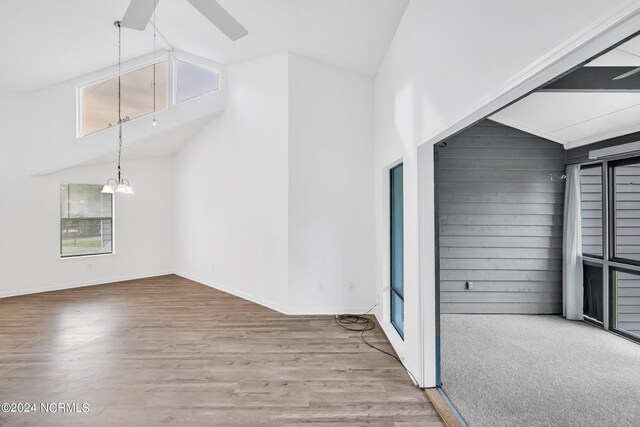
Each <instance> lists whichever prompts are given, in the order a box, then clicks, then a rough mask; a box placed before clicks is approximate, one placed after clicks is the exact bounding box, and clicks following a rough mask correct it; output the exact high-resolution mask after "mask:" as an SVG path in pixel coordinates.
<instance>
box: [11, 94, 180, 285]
mask: <svg viewBox="0 0 640 427" xmlns="http://www.w3.org/2000/svg"><path fill="white" fill-rule="evenodd" d="M33 100H34V96H33V95H8V94H0V129H1V130H2V132H3V139H2V141H1V144H2V151H3V154H2V156H0V181H1V182H2V183H3V186H2V188H3V194H2V206H1V209H0V236H1V238H0V271H2V275H1V277H0V296H8V295H17V294H24V293H30V292H37V291H42V290H51V289H61V288H65V287H73V286H80V285H87V284H98V283H107V282H113V281H118V280H122V279H128V278H135V277H146V276H154V275H158V274H166V273H170V272H172V271H173V262H172V255H173V251H172V247H173V233H172V224H173V192H172V190H173V189H172V186H171V179H172V176H173V174H172V160H171V159H155V160H142V161H135V162H130V163H125V164H124V165H123V167H124V171H125V172H126V175H127V176H128V177H129V179H130V180H131V182H132V183H133V184H134V185H135V188H136V190H137V192H138V194H136V195H135V196H133V197H131V198H125V197H123V196H117V198H116V204H115V220H114V221H115V232H116V239H117V240H116V254H115V255H107V256H97V257H91V258H77V259H65V260H61V259H60V255H59V247H60V184H61V183H65V182H75V183H96V184H101V183H103V182H104V181H105V180H106V179H107V178H108V177H110V176H113V175H114V173H115V164H108V165H97V166H91V167H83V168H75V169H67V170H64V171H61V172H59V173H56V174H53V175H47V176H37V177H34V176H30V175H29V169H30V166H31V159H32V154H33V153H34V152H35V151H37V150H38V149H39V148H40V147H41V144H42V143H43V140H39V139H36V138H34V137H33V136H32V135H33V134H32V133H31V132H30V130H32V129H33V126H34V124H33V114H31V112H32V111H33ZM44 143H46V140H44ZM159 189H165V192H162V193H160V192H159Z"/></svg>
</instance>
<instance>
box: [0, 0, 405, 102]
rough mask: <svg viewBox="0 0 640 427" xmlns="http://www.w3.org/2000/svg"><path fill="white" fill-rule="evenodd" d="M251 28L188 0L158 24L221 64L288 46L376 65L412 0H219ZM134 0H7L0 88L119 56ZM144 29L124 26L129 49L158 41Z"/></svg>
mask: <svg viewBox="0 0 640 427" xmlns="http://www.w3.org/2000/svg"><path fill="white" fill-rule="evenodd" d="M219 2H220V4H221V5H222V6H223V7H225V8H226V9H227V10H228V11H229V12H230V13H231V14H232V15H233V16H234V17H235V18H236V19H238V20H239V21H240V22H241V23H242V24H243V25H244V26H245V27H246V28H247V29H248V30H249V35H248V36H246V37H244V38H242V39H240V40H239V41H237V42H232V41H230V40H229V39H227V38H226V37H225V36H224V35H223V34H222V33H221V32H220V31H219V30H218V29H217V28H215V27H214V26H213V25H212V24H211V23H210V22H209V21H207V20H206V18H204V17H203V16H202V15H200V14H199V13H198V12H197V11H196V10H195V9H194V8H193V7H192V6H191V5H190V4H189V3H187V2H186V0H161V1H160V3H159V5H158V8H157V11H156V21H157V27H158V29H159V31H160V32H161V33H162V35H163V36H164V37H165V38H166V39H167V41H168V42H169V43H170V44H171V45H172V46H173V47H174V48H177V49H180V50H184V51H187V52H190V53H193V54H195V55H200V56H203V57H206V58H209V59H212V60H214V61H217V62H221V63H223V64H232V63H237V62H242V61H246V60H249V59H254V58H259V57H262V56H266V55H269V54H273V53H277V52H282V51H290V52H294V53H298V54H301V55H306V56H309V57H311V58H315V59H318V60H321V61H325V62H328V63H330V64H334V65H337V66H340V67H343V68H347V69H350V70H353V71H356V72H358V73H361V74H366V75H369V76H373V75H375V73H376V72H377V69H378V67H379V65H380V63H381V62H382V59H383V57H384V54H385V52H386V50H387V47H388V45H389V43H390V41H391V39H392V38H393V34H394V33H395V30H396V27H397V25H398V23H399V22H400V19H401V17H402V14H403V12H404V9H405V8H406V5H407V3H408V0H219ZM128 3H129V2H128V0H56V1H52V0H1V1H0V53H1V54H2V56H3V58H4V60H3V64H2V67H0V92H1V91H15V92H19V91H32V90H35V89H38V88H42V87H46V86H50V85H53V84H55V83H59V82H62V81H65V80H69V79H72V78H74V77H77V76H80V75H83V74H87V73H89V72H92V71H96V70H99V69H102V68H105V67H108V66H110V65H113V64H114V63H115V62H116V61H117V31H116V29H115V27H114V26H113V21H115V20H118V19H120V18H122V16H123V14H124V12H125V10H126V8H127V6H128ZM150 28H151V26H148V28H147V30H145V31H144V32H137V31H134V30H125V29H123V56H124V59H125V60H126V59H131V58H134V57H136V56H140V55H142V54H145V53H148V52H151V51H152V43H153V38H152V35H151V32H150Z"/></svg>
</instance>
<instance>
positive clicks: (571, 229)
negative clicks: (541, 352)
mask: <svg viewBox="0 0 640 427" xmlns="http://www.w3.org/2000/svg"><path fill="white" fill-rule="evenodd" d="M566 175H567V182H566V186H565V190H564V224H563V225H564V226H563V237H562V314H563V315H564V317H566V318H567V319H569V320H582V313H583V308H582V304H583V302H582V299H583V293H584V289H583V284H582V230H581V228H582V224H581V222H582V216H581V213H580V166H579V165H571V166H567V172H566Z"/></svg>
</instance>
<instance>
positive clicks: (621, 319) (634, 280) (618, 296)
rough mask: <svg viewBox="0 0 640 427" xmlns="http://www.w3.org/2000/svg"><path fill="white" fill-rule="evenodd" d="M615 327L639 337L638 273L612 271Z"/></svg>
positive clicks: (639, 300)
mask: <svg viewBox="0 0 640 427" xmlns="http://www.w3.org/2000/svg"><path fill="white" fill-rule="evenodd" d="M613 289H614V300H613V303H614V311H613V318H614V322H615V328H616V329H620V330H622V331H625V332H628V333H632V334H634V335H637V336H638V337H640V275H638V274H634V273H627V272H622V271H614V272H613Z"/></svg>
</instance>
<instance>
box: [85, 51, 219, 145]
mask: <svg viewBox="0 0 640 427" xmlns="http://www.w3.org/2000/svg"><path fill="white" fill-rule="evenodd" d="M154 59H155V63H156V64H159V63H162V62H165V61H166V63H167V79H166V80H167V84H166V85H165V91H166V99H167V105H166V106H165V107H164V108H162V109H159V110H156V113H158V112H162V111H166V110H168V109H170V108H172V107H174V106H176V105H179V104H184V103H186V102H189V101H192V100H195V99H199V98H201V97H203V96H207V95H211V94H213V93H218V92H220V91H221V89H222V83H223V82H222V73H223V66H222V65H221V64H218V63H217V62H214V61H211V60H208V59H205V58H201V57H199V56H195V55H191V54H189V53H186V52H181V51H176V50H173V51H161V52H156V54H155V57H154V54H153V53H150V54H147V55H144V56H141V57H139V58H136V59H133V60H130V61H126V62H124V63H123V64H122V65H121V70H122V74H123V75H124V74H128V73H130V72H132V71H137V70H139V69H142V68H145V67H148V66H150V65H153V64H154ZM176 61H182V62H186V63H188V64H192V65H195V66H198V67H202V68H207V69H209V70H212V71H214V72H216V73H217V75H218V89H217V90H216V91H213V92H208V93H206V94H202V95H199V96H196V97H193V98H189V99H186V100H184V101H182V102H180V103H176V90H177V73H176V68H177V64H176ZM116 77H118V66H117V65H116V66H112V67H109V68H106V69H104V70H101V71H98V72H95V73H92V74H89V75H88V76H86V77H85V78H83V79H81V80H79V81H78V83H77V84H76V86H75V87H76V138H77V139H83V138H86V137H88V136H91V135H96V134H98V133H100V132H104V131H106V130H108V129H110V128H108V127H107V128H104V129H101V130H98V131H95V132H92V133H88V134H86V135H82V96H81V94H82V89H83V88H85V87H86V86H91V85H94V84H96V83H101V82H104V81H106V80H110V79H113V78H116ZM149 114H151V113H148V114H145V115H142V116H140V117H136V118H135V119H131V121H135V120H138V119H140V118H142V117H146V116H148V115H149Z"/></svg>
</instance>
